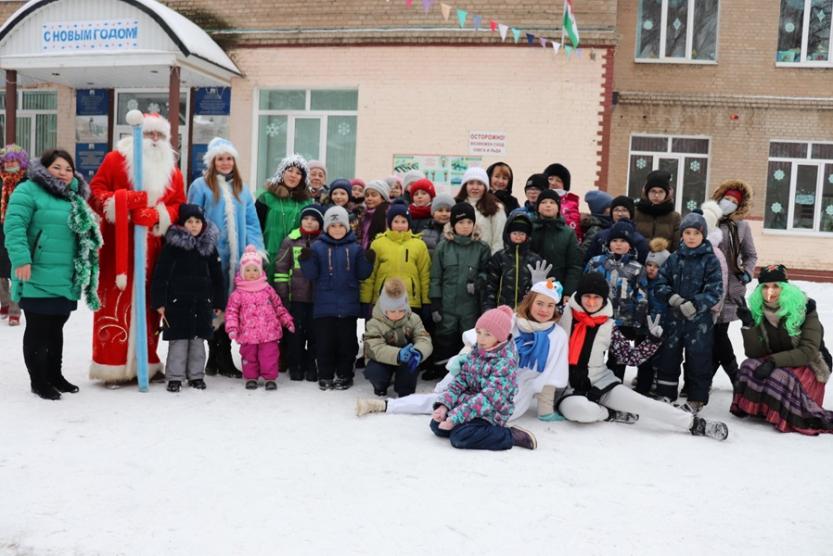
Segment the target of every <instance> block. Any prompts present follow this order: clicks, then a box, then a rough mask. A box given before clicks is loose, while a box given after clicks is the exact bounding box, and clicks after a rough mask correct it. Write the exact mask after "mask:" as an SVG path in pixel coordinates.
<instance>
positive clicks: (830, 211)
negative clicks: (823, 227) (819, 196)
mask: <svg viewBox="0 0 833 556" xmlns="http://www.w3.org/2000/svg"><path fill="white" fill-rule="evenodd" d="M824 212H826V213H827V216H833V205H827V206H826V207H824Z"/></svg>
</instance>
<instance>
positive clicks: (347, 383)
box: [333, 377, 353, 390]
mask: <svg viewBox="0 0 833 556" xmlns="http://www.w3.org/2000/svg"><path fill="white" fill-rule="evenodd" d="M351 386H353V379H352V378H342V377H338V378H336V380H335V383H334V384H333V388H335V389H336V390H347V389H348V388H350V387H351Z"/></svg>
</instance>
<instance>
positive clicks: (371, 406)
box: [356, 398, 388, 417]
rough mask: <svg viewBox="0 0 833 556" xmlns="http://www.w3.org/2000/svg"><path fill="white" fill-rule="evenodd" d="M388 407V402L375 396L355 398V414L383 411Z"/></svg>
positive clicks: (358, 415) (359, 415)
mask: <svg viewBox="0 0 833 556" xmlns="http://www.w3.org/2000/svg"><path fill="white" fill-rule="evenodd" d="M387 409H388V402H386V401H385V400H377V399H375V398H362V399H358V400H356V416H357V417H361V416H362V415H367V414H368V413H384V412H385V411H387Z"/></svg>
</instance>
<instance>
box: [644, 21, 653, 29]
mask: <svg viewBox="0 0 833 556" xmlns="http://www.w3.org/2000/svg"><path fill="white" fill-rule="evenodd" d="M642 28H643V29H645V30H646V31H650V30H651V29H653V28H654V22H653V21H652V20H650V19H646V20H645V21H644V22H643V23H642Z"/></svg>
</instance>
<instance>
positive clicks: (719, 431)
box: [689, 415, 729, 440]
mask: <svg viewBox="0 0 833 556" xmlns="http://www.w3.org/2000/svg"><path fill="white" fill-rule="evenodd" d="M689 430H690V431H691V434H693V435H694V436H708V437H709V438H714V439H715V440H726V437H727V436H729V427H727V426H726V423H723V422H721V421H708V420H706V419H703V418H702V417H697V416H696V415H695V416H694V420H693V421H692V423H691V429H689Z"/></svg>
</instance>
